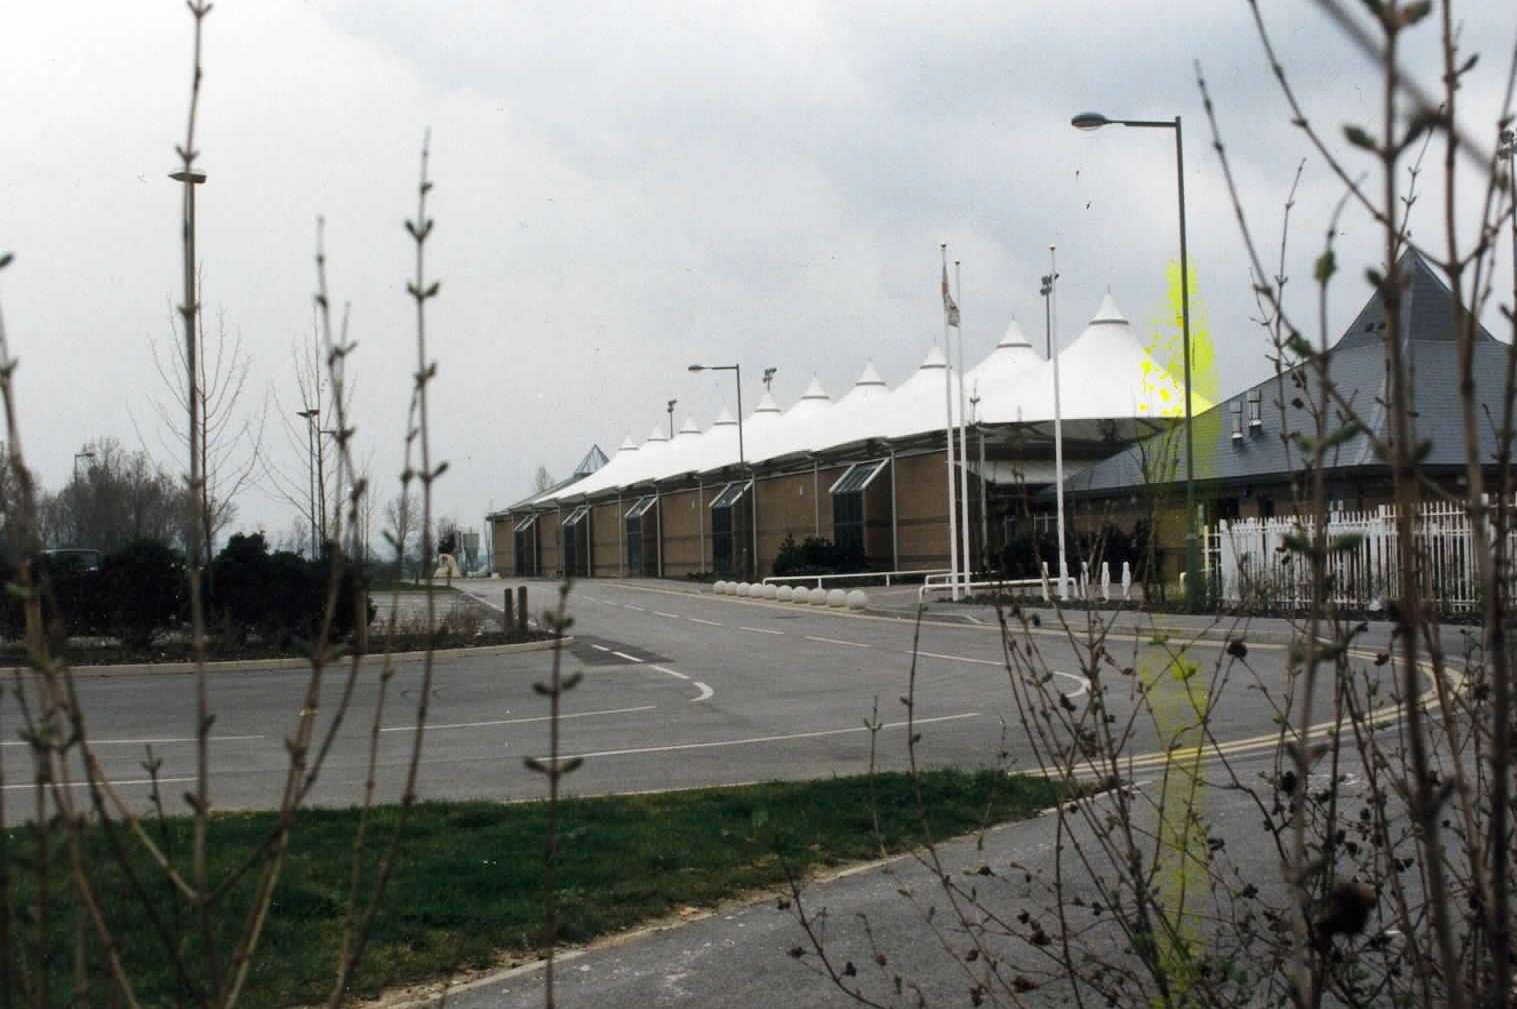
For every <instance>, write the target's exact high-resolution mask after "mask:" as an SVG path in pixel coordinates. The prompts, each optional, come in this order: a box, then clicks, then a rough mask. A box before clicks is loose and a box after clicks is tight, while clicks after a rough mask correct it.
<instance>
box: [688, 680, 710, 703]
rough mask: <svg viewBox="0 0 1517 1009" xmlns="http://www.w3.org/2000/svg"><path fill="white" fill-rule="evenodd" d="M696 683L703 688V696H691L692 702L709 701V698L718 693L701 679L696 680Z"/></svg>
mask: <svg viewBox="0 0 1517 1009" xmlns="http://www.w3.org/2000/svg"><path fill="white" fill-rule="evenodd" d="M695 685H696V686H697V687H700V688H701V696H699V697H692V698H690V703H691V704H694V703H695V702H697V701H709V700H711V698H712V696H713V695H715V694H716V691H715V690H712V689H711V688H710V687H708V686H706V685H705V684H704V683H702V682H701V681H700V680H696V681H695Z"/></svg>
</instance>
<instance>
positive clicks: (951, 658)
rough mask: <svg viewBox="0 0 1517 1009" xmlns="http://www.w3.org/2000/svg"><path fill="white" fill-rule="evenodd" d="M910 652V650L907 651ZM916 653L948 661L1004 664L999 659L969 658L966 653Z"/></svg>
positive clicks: (992, 664) (981, 664)
mask: <svg viewBox="0 0 1517 1009" xmlns="http://www.w3.org/2000/svg"><path fill="white" fill-rule="evenodd" d="M907 654H908V655H909V654H911V653H910V652H908V653H907ZM917 655H919V656H921V657H923V658H927V659H947V660H948V661H949V662H973V663H974V664H975V665H977V666H1004V665H1005V663H1004V662H1001V661H1000V660H991V659H971V658H970V657H969V656H967V655H944V654H943V653H942V652H917Z"/></svg>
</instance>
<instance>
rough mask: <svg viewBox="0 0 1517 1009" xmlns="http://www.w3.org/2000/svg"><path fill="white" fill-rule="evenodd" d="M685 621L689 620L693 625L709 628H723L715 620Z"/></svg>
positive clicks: (689, 618)
mask: <svg viewBox="0 0 1517 1009" xmlns="http://www.w3.org/2000/svg"><path fill="white" fill-rule="evenodd" d="M685 619H686V620H688V621H690V622H691V623H692V624H705V625H706V626H707V627H720V626H722V625H721V624H719V623H717V622H716V621H715V620H702V619H701V618H700V617H686V618H685Z"/></svg>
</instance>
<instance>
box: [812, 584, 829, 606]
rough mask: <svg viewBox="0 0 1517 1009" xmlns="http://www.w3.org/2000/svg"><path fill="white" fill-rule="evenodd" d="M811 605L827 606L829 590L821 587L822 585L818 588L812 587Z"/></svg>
mask: <svg viewBox="0 0 1517 1009" xmlns="http://www.w3.org/2000/svg"><path fill="white" fill-rule="evenodd" d="M811 605H812V606H826V605H827V590H826V589H824V588H821V587H817V588H814V589H812V590H811Z"/></svg>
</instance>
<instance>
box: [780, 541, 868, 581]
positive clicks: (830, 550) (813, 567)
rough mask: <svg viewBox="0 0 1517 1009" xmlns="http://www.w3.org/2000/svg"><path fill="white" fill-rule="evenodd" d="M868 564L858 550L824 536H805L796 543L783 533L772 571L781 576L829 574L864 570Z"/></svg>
mask: <svg viewBox="0 0 1517 1009" xmlns="http://www.w3.org/2000/svg"><path fill="white" fill-rule="evenodd" d="M868 569H869V565H868V563H867V562H866V561H865V559H864V555H863V553H862V552H861V551H859V550H855V549H849V548H847V547H842V546H838V545H837V544H835V543H833V542H831V541H830V540H827V539H825V538H818V537H816V536H807V537H806V538H805V539H804V540H803V541H802V542H800V543H796V541H795V537H794V536H790V535H786V537H785V541H784V542H783V543H781V544H780V550H779V553H778V554H777V555H776V556H775V558H774V573H775V575H777V576H784V575H832V574H848V573H851V572H854V571H867V570H868Z"/></svg>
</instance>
